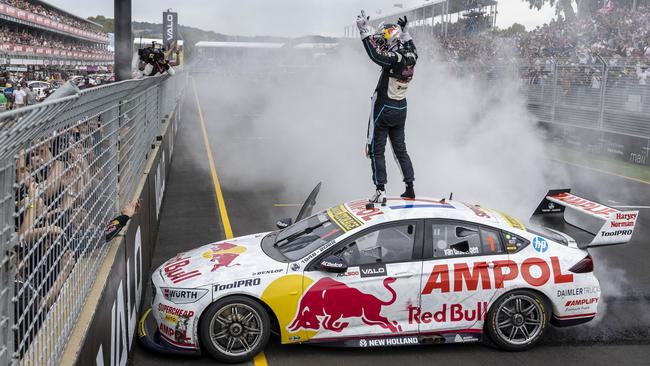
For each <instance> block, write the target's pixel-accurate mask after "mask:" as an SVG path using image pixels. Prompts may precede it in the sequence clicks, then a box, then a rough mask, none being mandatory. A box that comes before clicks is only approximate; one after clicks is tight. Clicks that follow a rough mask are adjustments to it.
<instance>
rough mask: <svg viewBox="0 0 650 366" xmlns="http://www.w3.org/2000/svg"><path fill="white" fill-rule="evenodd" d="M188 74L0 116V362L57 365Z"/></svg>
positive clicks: (99, 90) (85, 93)
mask: <svg viewBox="0 0 650 366" xmlns="http://www.w3.org/2000/svg"><path fill="white" fill-rule="evenodd" d="M184 79H185V78H184V75H183V74H182V73H179V74H177V75H176V76H174V77H168V76H158V77H152V78H146V79H141V80H129V81H124V82H119V83H114V84H109V85H105V86H100V87H97V88H93V89H88V90H84V91H83V92H80V93H78V94H75V95H72V96H67V97H64V98H60V99H56V100H52V101H45V102H44V103H41V104H38V105H35V106H30V107H27V108H22V109H18V110H12V111H7V112H4V113H2V114H0V264H1V266H0V365H6V364H23V365H49V364H54V363H56V362H57V360H58V359H59V357H60V355H61V353H62V351H63V349H64V347H65V345H66V341H67V336H68V335H69V333H70V332H71V329H72V327H73V326H74V324H75V321H76V317H77V314H79V311H80V309H81V308H82V306H83V304H84V301H85V298H86V296H87V294H88V291H89V289H90V287H91V286H92V284H93V281H94V279H95V276H96V274H97V271H98V269H99V266H100V264H101V263H102V261H103V259H104V256H105V255H106V253H107V250H108V245H107V244H106V242H105V238H104V228H105V226H106V224H107V223H108V221H109V220H110V219H111V218H112V217H114V216H116V215H117V213H118V212H119V210H120V207H123V206H124V205H125V204H126V203H127V202H128V201H129V200H130V199H131V197H132V195H133V193H134V191H135V189H136V186H137V183H138V181H139V180H140V178H141V177H142V173H143V171H144V166H145V163H146V161H147V158H148V155H149V153H150V151H151V148H152V144H153V143H154V142H155V140H156V137H157V136H158V135H159V132H160V129H161V119H162V118H163V116H164V115H165V114H166V113H169V112H171V110H172V109H173V108H174V106H175V105H176V104H177V103H178V101H179V100H180V97H181V95H182V91H183V88H184V85H185V80H184Z"/></svg>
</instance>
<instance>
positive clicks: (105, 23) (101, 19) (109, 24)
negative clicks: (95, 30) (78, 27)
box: [88, 15, 115, 33]
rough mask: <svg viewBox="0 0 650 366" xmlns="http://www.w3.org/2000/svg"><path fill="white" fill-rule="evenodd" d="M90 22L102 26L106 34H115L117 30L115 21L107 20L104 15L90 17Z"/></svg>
mask: <svg viewBox="0 0 650 366" xmlns="http://www.w3.org/2000/svg"><path fill="white" fill-rule="evenodd" d="M88 20H90V21H91V22H95V23H97V24H100V25H101V26H102V27H103V31H104V32H106V33H113V29H114V28H115V23H114V22H113V19H111V18H106V17H105V16H103V15H98V16H96V17H88Z"/></svg>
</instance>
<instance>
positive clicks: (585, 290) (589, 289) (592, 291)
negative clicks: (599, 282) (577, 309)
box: [557, 286, 600, 298]
mask: <svg viewBox="0 0 650 366" xmlns="http://www.w3.org/2000/svg"><path fill="white" fill-rule="evenodd" d="M597 294H600V287H598V286H586V287H577V288H568V289H564V290H557V297H561V298H564V297H567V296H581V295H597Z"/></svg>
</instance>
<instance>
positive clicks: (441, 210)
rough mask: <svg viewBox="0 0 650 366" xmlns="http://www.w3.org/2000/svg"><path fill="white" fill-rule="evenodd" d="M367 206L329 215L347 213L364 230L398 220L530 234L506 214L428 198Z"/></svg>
mask: <svg viewBox="0 0 650 366" xmlns="http://www.w3.org/2000/svg"><path fill="white" fill-rule="evenodd" d="M367 203H368V200H364V199H362V200H356V201H350V202H346V203H344V204H342V205H340V206H338V207H336V208H331V209H330V210H328V212H330V213H331V214H330V216H332V215H336V214H337V212H341V211H342V210H343V209H345V211H348V212H350V213H352V215H354V217H355V218H356V219H357V220H358V221H359V222H360V223H361V224H363V225H361V226H366V225H374V224H378V223H382V222H390V221H396V220H408V219H422V218H441V219H450V220H460V221H470V222H476V223H479V224H483V225H489V226H496V227H501V228H504V227H510V228H514V229H518V230H522V231H525V230H526V229H525V227H524V225H523V224H522V223H521V222H520V221H519V220H517V219H516V218H514V217H512V216H510V215H508V214H506V213H503V212H500V211H497V210H492V209H489V208H487V207H483V206H481V205H477V204H471V203H466V202H462V201H454V200H446V199H439V198H427V197H418V198H416V199H403V198H400V197H388V198H387V202H386V205H385V206H382V205H381V204H373V207H367V206H366V205H367ZM332 210H335V212H334V213H332Z"/></svg>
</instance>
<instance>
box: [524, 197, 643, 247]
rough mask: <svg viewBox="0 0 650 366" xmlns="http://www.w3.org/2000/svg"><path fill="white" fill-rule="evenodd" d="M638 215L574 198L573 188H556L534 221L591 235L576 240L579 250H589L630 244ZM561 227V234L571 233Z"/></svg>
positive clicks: (637, 213) (541, 204)
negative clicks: (587, 248)
mask: <svg viewBox="0 0 650 366" xmlns="http://www.w3.org/2000/svg"><path fill="white" fill-rule="evenodd" d="M638 216H639V211H619V210H617V209H615V208H611V207H608V206H605V205H602V204H600V203H596V202H592V201H590V200H588V199H585V198H582V197H578V196H576V195H573V194H571V190H570V189H556V190H550V191H548V193H547V194H546V196H545V197H544V199H543V200H542V202H541V203H540V204H539V206H537V209H536V210H535V212H533V215H532V216H531V217H530V221H531V222H538V223H540V224H541V225H544V226H548V227H550V228H554V229H555V228H558V227H557V226H558V225H557V224H558V223H561V224H568V225H570V226H572V227H573V228H577V229H579V230H580V231H582V232H583V233H586V234H589V239H588V240H582V241H580V240H579V239H578V238H576V241H577V242H578V243H577V244H578V247H580V248H586V247H596V246H603V245H616V244H624V243H627V242H629V241H630V239H632V234H633V233H634V226H635V225H636V219H637V217H638ZM553 226H556V227H553ZM559 226H560V227H559V228H558V229H559V230H560V231H563V232H566V231H568V228H567V227H566V225H559ZM567 234H570V233H568V232H567ZM582 236H583V237H584V235H582Z"/></svg>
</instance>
